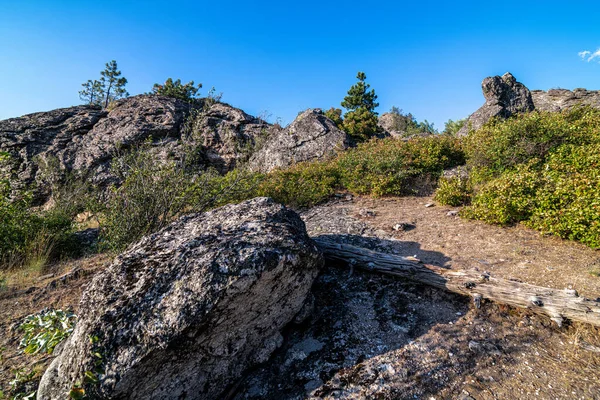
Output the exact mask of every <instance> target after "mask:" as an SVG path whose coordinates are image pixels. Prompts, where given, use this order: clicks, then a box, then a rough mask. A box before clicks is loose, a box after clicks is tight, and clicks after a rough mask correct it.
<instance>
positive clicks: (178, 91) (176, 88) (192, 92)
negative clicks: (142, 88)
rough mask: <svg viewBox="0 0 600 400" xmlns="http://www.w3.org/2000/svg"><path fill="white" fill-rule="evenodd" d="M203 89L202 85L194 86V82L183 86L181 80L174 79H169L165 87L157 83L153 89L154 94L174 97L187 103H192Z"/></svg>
mask: <svg viewBox="0 0 600 400" xmlns="http://www.w3.org/2000/svg"><path fill="white" fill-rule="evenodd" d="M201 88H202V84H201V83H199V84H198V85H194V81H190V82H188V83H185V84H182V83H181V79H177V80H176V81H173V79H171V78H169V79H167V80H166V81H165V83H164V84H163V85H160V84H158V83H155V84H154V87H152V93H153V94H157V95H161V96H169V97H174V98H176V99H181V100H185V101H191V100H193V99H194V98H195V97H196V96H197V95H198V90H199V89H201Z"/></svg>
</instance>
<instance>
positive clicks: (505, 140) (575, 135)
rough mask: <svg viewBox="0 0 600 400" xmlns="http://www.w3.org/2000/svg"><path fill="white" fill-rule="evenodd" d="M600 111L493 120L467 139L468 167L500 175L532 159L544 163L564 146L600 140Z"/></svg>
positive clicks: (567, 112)
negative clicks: (552, 153) (482, 168)
mask: <svg viewBox="0 0 600 400" xmlns="http://www.w3.org/2000/svg"><path fill="white" fill-rule="evenodd" d="M598 127H600V110H597V109H593V108H590V107H577V108H574V109H572V110H569V111H563V112H560V113H551V112H532V113H528V114H520V115H517V116H516V117H514V118H511V119H508V120H504V121H499V120H492V121H490V122H488V123H487V124H486V125H484V127H483V128H481V129H479V130H478V131H475V132H472V133H471V134H470V135H469V136H468V137H467V138H466V144H465V151H466V153H467V157H468V159H469V164H470V165H471V166H473V167H484V168H487V169H490V170H491V171H493V172H494V173H501V172H503V171H505V170H508V169H511V168H513V167H515V166H517V165H519V164H522V163H525V162H529V161H530V160H531V159H538V160H540V161H542V162H543V161H544V160H545V159H546V157H547V156H548V154H549V152H550V151H551V150H552V149H555V148H557V147H558V146H560V145H562V144H576V145H586V144H590V143H594V142H599V141H600V131H599V130H598Z"/></svg>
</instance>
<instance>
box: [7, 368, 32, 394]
mask: <svg viewBox="0 0 600 400" xmlns="http://www.w3.org/2000/svg"><path fill="white" fill-rule="evenodd" d="M35 377H36V372H35V371H30V370H27V369H24V368H21V369H19V370H17V371H15V377H14V379H13V380H11V381H10V382H8V384H9V385H10V393H11V395H12V397H11V400H35V398H36V391H30V390H31V388H30V387H29V386H31V385H28V384H29V383H30V382H32V381H33V380H35Z"/></svg>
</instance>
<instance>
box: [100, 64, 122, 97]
mask: <svg viewBox="0 0 600 400" xmlns="http://www.w3.org/2000/svg"><path fill="white" fill-rule="evenodd" d="M100 75H102V77H101V78H100V82H101V83H102V86H103V88H104V108H106V107H108V103H110V102H111V101H114V100H117V99H120V98H123V97H127V96H129V93H127V90H125V85H126V84H127V79H125V78H123V77H120V76H121V71H119V70H118V69H117V62H116V61H115V60H112V61H111V62H108V63H106V68H105V69H104V71H102V72H100Z"/></svg>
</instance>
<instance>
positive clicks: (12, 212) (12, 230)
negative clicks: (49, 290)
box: [0, 184, 75, 270]
mask: <svg viewBox="0 0 600 400" xmlns="http://www.w3.org/2000/svg"><path fill="white" fill-rule="evenodd" d="M31 200H32V195H31V193H30V192H24V191H22V192H20V193H16V194H11V191H10V187H9V186H8V185H6V184H5V185H4V186H3V188H0V269H9V268H12V267H20V266H28V267H29V268H31V269H34V270H41V269H42V268H43V267H44V266H45V265H46V263H47V262H48V261H50V260H52V259H55V258H57V257H60V256H61V255H65V254H69V253H70V252H72V251H73V249H74V247H75V246H74V240H73V236H72V228H73V223H72V217H71V216H70V215H67V214H66V213H65V212H64V211H63V210H60V209H57V208H55V209H51V210H48V211H37V210H34V209H33V208H31Z"/></svg>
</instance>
